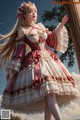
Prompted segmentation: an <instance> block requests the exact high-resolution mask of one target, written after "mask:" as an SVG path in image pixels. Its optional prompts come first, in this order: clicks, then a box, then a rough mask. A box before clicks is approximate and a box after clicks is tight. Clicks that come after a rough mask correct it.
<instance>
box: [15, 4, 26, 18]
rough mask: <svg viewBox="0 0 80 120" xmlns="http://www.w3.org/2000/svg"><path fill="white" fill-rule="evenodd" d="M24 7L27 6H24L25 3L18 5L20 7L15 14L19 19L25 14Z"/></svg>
mask: <svg viewBox="0 0 80 120" xmlns="http://www.w3.org/2000/svg"><path fill="white" fill-rule="evenodd" d="M26 5H27V6H28V4H26V3H25V2H23V3H22V4H21V5H20V7H19V8H18V11H17V13H18V15H17V17H21V16H23V15H24V14H26V10H25V7H26Z"/></svg>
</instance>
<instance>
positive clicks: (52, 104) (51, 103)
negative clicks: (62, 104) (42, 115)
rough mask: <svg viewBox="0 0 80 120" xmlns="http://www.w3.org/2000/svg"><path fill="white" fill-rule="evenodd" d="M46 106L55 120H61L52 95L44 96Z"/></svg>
mask: <svg viewBox="0 0 80 120" xmlns="http://www.w3.org/2000/svg"><path fill="white" fill-rule="evenodd" d="M46 104H47V106H48V107H49V109H50V111H51V113H52V114H53V116H54V118H55V120H62V118H61V115H60V111H59V107H58V104H57V101H56V98H55V94H54V93H51V94H49V95H47V96H46Z"/></svg>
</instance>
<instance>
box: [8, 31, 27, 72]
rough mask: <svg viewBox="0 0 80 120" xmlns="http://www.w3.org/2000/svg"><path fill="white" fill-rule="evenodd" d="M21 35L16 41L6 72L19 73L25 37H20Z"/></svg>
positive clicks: (24, 49)
mask: <svg viewBox="0 0 80 120" xmlns="http://www.w3.org/2000/svg"><path fill="white" fill-rule="evenodd" d="M19 34H20V33H19ZM21 34H22V33H21ZM21 34H20V36H19V37H18V39H17V42H16V45H15V48H14V51H13V53H12V56H11V60H10V61H9V63H8V64H7V67H6V69H7V70H9V69H11V70H14V71H16V72H19V70H20V68H21V62H22V59H23V58H24V56H25V53H26V45H25V35H22V36H21Z"/></svg>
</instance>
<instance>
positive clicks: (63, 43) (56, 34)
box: [46, 23, 69, 53]
mask: <svg viewBox="0 0 80 120" xmlns="http://www.w3.org/2000/svg"><path fill="white" fill-rule="evenodd" d="M47 33H48V37H47V40H46V43H47V44H48V46H50V47H52V48H54V49H55V50H56V51H59V52H62V53H65V52H66V50H67V48H68V43H69V36H68V31H67V29H66V27H65V26H63V27H61V26H60V23H59V24H58V26H57V27H56V28H55V29H54V30H53V31H52V32H47Z"/></svg>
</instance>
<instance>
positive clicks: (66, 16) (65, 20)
mask: <svg viewBox="0 0 80 120" xmlns="http://www.w3.org/2000/svg"><path fill="white" fill-rule="evenodd" d="M68 20H69V17H68V15H65V16H64V17H63V19H62V22H61V25H62V26H64V25H65V24H66V23H67V22H68Z"/></svg>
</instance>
